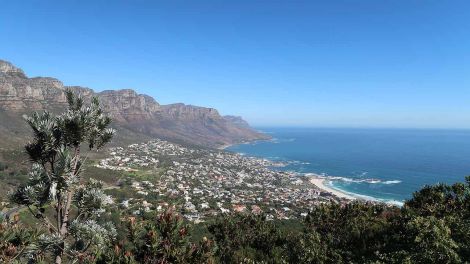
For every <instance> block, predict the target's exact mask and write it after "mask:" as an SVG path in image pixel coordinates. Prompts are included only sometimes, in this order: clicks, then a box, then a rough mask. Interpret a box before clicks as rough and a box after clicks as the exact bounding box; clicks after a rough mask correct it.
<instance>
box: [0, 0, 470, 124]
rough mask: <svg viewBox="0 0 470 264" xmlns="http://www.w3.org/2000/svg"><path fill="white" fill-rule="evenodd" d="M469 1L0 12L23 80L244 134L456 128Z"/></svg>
mask: <svg viewBox="0 0 470 264" xmlns="http://www.w3.org/2000/svg"><path fill="white" fill-rule="evenodd" d="M469 32H470V1H453V0H449V1H431V0H429V1H425V0H420V1H417V0H406V1H405V0H390V1H387V0H349V1H347V0H344V1H340V0H325V1H314V0H310V1H295V0H292V1H274V0H273V1H256V0H255V1H243V0H241V1H221V0H219V1H204V0H201V1H178V0H176V1H142V0H132V1H131V0H128V1H124V0H116V1H100V0H93V1H87V0H80V1H78V0H77V1H67V0H65V1H64V0H62V1H47V0H41V1H34V0H31V1H11V0H0V58H1V59H4V60H8V61H10V62H12V63H14V64H15V65H17V66H18V67H20V68H22V69H23V70H24V71H25V72H26V73H27V75H28V76H31V77H33V76H52V77H56V78H58V79H60V80H62V81H63V82H64V84H66V85H81V86H86V87H90V88H93V89H95V90H96V91H102V90H108V89H124V88H132V89H135V90H136V91H137V92H138V93H142V94H148V95H150V96H152V97H154V98H155V99H156V100H157V101H158V102H159V103H161V104H169V103H176V102H183V103H186V104H193V105H199V106H206V107H213V108H216V109H218V110H219V112H220V113H221V114H224V115H225V114H231V115H240V116H243V117H244V118H245V119H246V120H248V121H249V122H250V123H251V124H252V125H255V126H259V127H262V126H314V127H393V128H400V127H408V128H470V34H469Z"/></svg>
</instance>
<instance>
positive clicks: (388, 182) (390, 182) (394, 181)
mask: <svg viewBox="0 0 470 264" xmlns="http://www.w3.org/2000/svg"><path fill="white" fill-rule="evenodd" d="M382 183H383V184H397V183H401V181H400V180H393V181H384V182H382Z"/></svg>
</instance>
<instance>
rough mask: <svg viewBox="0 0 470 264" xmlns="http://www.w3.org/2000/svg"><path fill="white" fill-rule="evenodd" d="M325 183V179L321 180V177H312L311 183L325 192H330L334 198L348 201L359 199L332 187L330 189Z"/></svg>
mask: <svg viewBox="0 0 470 264" xmlns="http://www.w3.org/2000/svg"><path fill="white" fill-rule="evenodd" d="M325 181H326V179H325V178H319V177H311V178H310V183H312V184H314V185H316V186H317V187H318V188H320V189H322V190H324V191H325V192H329V193H331V194H333V195H334V196H337V197H339V198H344V199H348V200H356V199H357V198H356V197H354V196H352V195H349V194H347V193H344V192H341V191H338V190H335V189H333V188H331V187H328V186H327V185H326V184H325Z"/></svg>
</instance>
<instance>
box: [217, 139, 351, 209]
mask: <svg viewBox="0 0 470 264" xmlns="http://www.w3.org/2000/svg"><path fill="white" fill-rule="evenodd" d="M257 141H265V140H253V141H246V142H241V143H234V144H225V145H222V146H220V147H218V148H217V149H219V150H222V151H226V149H227V148H229V147H231V146H235V145H240V144H250V143H253V142H257ZM308 177H309V178H310V179H309V182H310V183H311V184H313V185H315V186H317V187H318V188H319V189H321V190H323V191H324V192H327V193H330V194H332V195H333V196H336V197H338V198H340V199H346V200H351V201H352V200H357V199H358V198H357V197H354V196H352V195H350V194H347V193H345V192H342V191H339V190H336V189H333V188H331V187H329V186H328V185H326V183H325V181H326V180H327V179H326V178H323V177H321V176H320V175H316V174H314V175H312V176H308Z"/></svg>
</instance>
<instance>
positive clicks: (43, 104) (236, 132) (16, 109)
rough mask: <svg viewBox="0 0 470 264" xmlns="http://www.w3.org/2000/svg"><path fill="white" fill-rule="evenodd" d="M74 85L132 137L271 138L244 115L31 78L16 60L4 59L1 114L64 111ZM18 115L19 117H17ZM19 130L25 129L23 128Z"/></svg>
mask: <svg viewBox="0 0 470 264" xmlns="http://www.w3.org/2000/svg"><path fill="white" fill-rule="evenodd" d="M66 89H73V90H75V91H78V92H80V93H81V94H82V96H83V97H84V98H86V99H90V98H91V97H92V96H97V97H98V98H99V99H100V101H101V103H102V105H103V108H104V109H105V111H106V112H107V113H109V114H110V115H111V116H112V117H113V119H114V123H115V126H117V127H119V128H125V129H126V130H127V131H126V137H127V140H128V141H132V140H134V138H133V137H135V140H136V141H138V140H139V139H140V137H141V136H142V135H145V136H149V137H159V138H163V139H166V140H173V141H177V142H180V143H188V144H193V145H200V146H206V147H220V146H223V145H227V144H234V143H240V142H244V141H252V140H258V139H267V138H268V137H267V136H266V135H264V134H261V133H259V132H257V131H255V130H253V129H251V128H250V126H249V125H248V123H247V122H246V121H244V120H243V119H242V118H241V117H234V116H224V117H223V116H221V115H220V114H219V113H218V111H217V110H216V109H213V108H205V107H198V106H192V105H185V104H170V105H160V104H159V103H158V102H156V101H155V99H153V98H152V97H150V96H148V95H142V94H137V93H136V92H135V91H134V90H131V89H124V90H108V91H103V92H99V93H96V92H94V91H93V90H92V89H89V88H85V87H80V86H64V85H63V83H62V82H61V81H59V80H57V79H54V78H50V77H35V78H28V77H27V76H26V75H25V74H24V72H23V71H22V70H21V69H19V68H17V67H15V66H14V65H13V64H11V63H9V62H6V61H3V60H0V115H2V116H0V119H1V120H9V122H10V123H11V122H15V120H18V122H23V121H22V120H21V118H19V117H20V116H21V115H22V114H23V113H30V112H32V111H40V110H48V111H61V110H63V109H64V108H65V106H66V98H65V93H64V92H65V90H66ZM16 116H18V118H15V117H16ZM9 126H11V127H16V130H21V127H22V126H21V125H19V124H18V125H15V124H0V131H6V133H7V132H12V131H10V130H11V129H9ZM14 133H15V135H18V134H21V133H18V131H15V132H14Z"/></svg>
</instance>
